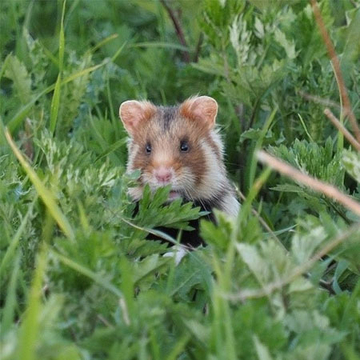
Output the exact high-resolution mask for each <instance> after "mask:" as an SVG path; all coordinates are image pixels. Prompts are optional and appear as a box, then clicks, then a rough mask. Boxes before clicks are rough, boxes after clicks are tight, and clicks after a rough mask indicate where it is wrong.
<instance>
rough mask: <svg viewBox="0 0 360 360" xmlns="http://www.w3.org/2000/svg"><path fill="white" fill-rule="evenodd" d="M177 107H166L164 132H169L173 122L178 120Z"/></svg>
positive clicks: (163, 115) (164, 111)
mask: <svg viewBox="0 0 360 360" xmlns="http://www.w3.org/2000/svg"><path fill="white" fill-rule="evenodd" d="M176 112H177V108H176V107H165V108H163V114H162V121H163V125H164V130H169V128H170V124H171V122H172V121H173V120H174V119H175V118H176Z"/></svg>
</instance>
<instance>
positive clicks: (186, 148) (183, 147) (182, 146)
mask: <svg viewBox="0 0 360 360" xmlns="http://www.w3.org/2000/svg"><path fill="white" fill-rule="evenodd" d="M180 151H181V152H188V151H189V144H188V143H187V141H181V142H180Z"/></svg>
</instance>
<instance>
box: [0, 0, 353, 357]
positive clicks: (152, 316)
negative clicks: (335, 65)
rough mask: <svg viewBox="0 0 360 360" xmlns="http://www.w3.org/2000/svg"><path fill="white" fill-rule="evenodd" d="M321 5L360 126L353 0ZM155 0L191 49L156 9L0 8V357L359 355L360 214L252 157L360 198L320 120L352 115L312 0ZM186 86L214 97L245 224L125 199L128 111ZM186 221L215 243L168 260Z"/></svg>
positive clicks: (106, 5) (334, 135) (108, 5)
mask: <svg viewBox="0 0 360 360" xmlns="http://www.w3.org/2000/svg"><path fill="white" fill-rule="evenodd" d="M318 2H319V5H320V9H321V13H322V16H323V19H324V22H325V25H326V27H327V28H328V30H329V31H330V35H331V38H332V40H333V41H334V44H335V46H336V51H337V53H338V56H339V59H341V67H342V70H343V76H344V79H345V82H346V86H347V89H348V92H349V96H350V99H351V103H352V106H353V110H354V113H355V116H356V117H357V118H359V116H360V100H359V96H360V95H359V89H358V84H359V82H360V72H359V69H360V60H359V59H360V56H359V55H360V47H359V42H358V39H359V36H360V34H359V29H360V26H359V21H360V20H359V19H360V8H359V6H358V5H357V4H356V2H354V1H350V0H346V1H341V2H338V1H335V0H331V1H325V0H323V1H318ZM166 3H167V4H168V5H169V6H170V8H171V9H172V10H173V14H174V15H175V16H176V17H177V19H178V21H179V24H180V26H181V30H182V33H183V39H184V41H185V42H186V47H184V46H183V44H180V43H179V38H178V36H177V34H176V31H175V30H174V25H173V22H172V21H171V19H170V17H169V14H168V12H167V10H166V9H165V7H164V6H163V4H162V2H160V1H153V2H151V1H140V0H139V1H138V0H136V1H131V2H129V1H123V0H121V1H120V0H119V1H111V0H104V1H93V0H91V1H85V0H80V1H74V2H70V1H68V2H66V3H64V2H63V1H57V2H56V1H46V2H36V1H35V2H28V1H25V0H17V1H10V0H5V1H2V2H0V21H1V24H2V27H1V28H2V31H1V32H0V53H1V61H2V64H1V69H0V88H1V91H0V106H1V113H0V229H1V237H0V286H1V289H3V291H2V292H1V295H0V304H1V306H0V321H1V333H0V352H1V356H2V358H3V359H9V360H12V359H14V360H15V359H19V358H21V359H38V358H39V359H40V358H41V359H44V360H47V359H49V360H50V359H74V360H75V359H97V360H98V359H114V360H115V359H119V358H121V359H169V360H170V359H284V360H285V359H335V360H337V359H339V360H340V359H349V360H352V359H357V358H358V357H359V356H360V342H359V338H360V325H359V324H360V311H359V309H360V280H359V278H360V261H359V259H360V256H359V254H360V240H359V239H360V233H359V229H358V225H357V224H358V221H359V219H358V218H357V217H356V216H355V215H354V214H353V213H351V212H350V211H348V210H347V209H346V208H344V207H343V206H341V205H340V204H338V203H336V202H334V201H332V200H330V199H328V198H325V197H324V196H321V195H319V194H318V193H315V192H314V191H312V190H310V189H308V188H306V187H304V186H303V185H302V184H300V183H297V182H293V181H291V180H288V179H285V178H282V177H279V176H278V175H276V174H272V175H271V176H270V177H268V178H267V182H266V186H265V187H264V188H263V189H261V190H260V188H259V183H260V182H259V179H260V180H263V179H264V178H266V176H265V175H268V174H269V172H267V170H265V172H263V173H261V171H262V169H261V168H260V167H259V166H258V165H257V164H256V156H255V155H254V154H255V151H256V150H257V149H259V148H260V147H265V148H266V149H267V150H268V151H269V152H270V153H272V154H273V155H275V156H277V157H279V158H281V159H282V160H283V161H286V162H287V163H289V164H291V165H293V166H294V167H296V168H297V169H299V170H301V171H302V172H304V173H307V174H309V175H311V176H313V177H316V178H318V179H320V180H322V181H325V182H327V183H330V184H332V185H334V186H335V187H336V188H337V189H339V190H341V191H342V192H344V193H347V194H349V195H350V196H352V197H353V198H354V199H360V185H359V182H360V165H359V164H360V159H359V155H358V153H356V152H355V150H350V149H348V148H347V144H344V142H343V139H342V136H340V134H339V133H338V132H337V131H336V130H335V129H333V128H332V126H331V125H330V124H329V123H328V122H327V120H326V119H325V117H324V115H323V108H324V104H323V103H324V101H325V102H326V104H327V105H326V106H332V108H333V111H334V113H336V114H337V115H338V116H339V118H340V119H341V121H344V122H345V125H347V123H346V119H345V118H344V109H343V108H342V107H341V106H342V104H339V106H337V105H336V104H337V103H338V102H339V93H338V85H337V81H336V79H335V76H334V73H333V69H332V66H331V63H330V61H329V59H328V57H327V53H326V48H325V45H324V44H323V43H322V40H321V35H320V33H319V31H318V30H317V25H316V22H315V20H314V16H313V13H312V8H311V5H310V4H309V3H308V2H306V1H289V0H278V1H271V2H266V1H258V0H248V1H245V0H204V1H201V2H195V1H194V2H193V3H192V4H191V6H189V2H188V1H186V0H179V1H177V2H172V1H168V2H166ZM63 10H65V11H64V12H63ZM185 51H187V53H188V55H189V58H190V62H187V61H185V57H184V52H185ZM196 93H200V94H204V95H205V94H206V95H210V96H213V97H215V98H216V100H217V101H218V103H219V106H220V111H219V116H218V122H219V125H220V127H221V133H222V135H223V138H224V140H225V144H226V165H227V168H228V170H229V173H230V176H231V177H232V179H233V180H234V182H235V183H236V185H237V187H238V188H239V190H241V192H242V193H244V194H245V195H246V196H248V199H249V198H250V199H253V198H254V199H253V200H252V201H250V200H248V201H246V202H244V204H243V205H242V210H241V212H240V215H239V217H238V218H237V219H230V218H228V217H226V216H225V215H224V214H222V213H220V212H215V217H216V223H211V222H209V221H207V220H205V219H202V217H203V216H204V215H205V213H203V212H201V211H200V209H199V208H194V207H193V206H192V204H190V203H187V204H183V203H181V201H180V200H176V201H173V202H171V203H167V201H166V200H167V197H168V194H169V191H170V189H169V188H162V189H159V190H158V191H157V192H156V193H152V192H151V191H150V189H149V188H148V187H146V188H145V190H144V194H143V199H142V200H141V201H140V202H139V204H138V205H137V206H136V205H135V204H134V203H132V201H131V200H130V198H129V196H128V189H129V187H132V186H134V184H135V182H136V180H137V178H138V177H139V174H138V172H134V173H133V174H127V173H126V172H125V168H126V159H127V150H126V143H127V137H126V132H125V130H124V129H123V127H122V125H121V123H120V121H119V120H118V115H117V113H118V106H119V104H120V103H121V102H122V101H124V100H128V99H132V98H136V99H139V98H147V99H149V100H152V101H154V102H155V103H158V104H165V105H166V104H174V103H176V102H180V101H182V100H184V98H186V97H187V96H190V95H194V94H196ZM311 97H315V100H316V101H310V100H308V99H309V98H311ZM329 104H330V105H329ZM334 104H335V105H334ZM5 127H8V128H9V130H10V133H11V136H12V138H13V139H14V144H12V147H10V146H9V144H8V141H7V140H6V137H5ZM17 149H19V150H20V156H19V152H18V150H17ZM21 154H22V155H23V157H21ZM19 159H20V160H21V161H19ZM259 174H261V175H260V177H259V178H258V176H259ZM257 178H258V180H257ZM254 194H258V195H257V196H256V197H255V195H254ZM251 206H252V208H253V209H251ZM251 210H256V212H252V211H251ZM197 219H200V234H201V236H202V238H203V239H204V241H205V243H206V246H201V247H199V248H198V249H196V250H194V251H191V252H188V253H187V254H186V256H185V257H184V258H183V259H182V260H181V262H180V263H179V264H176V263H175V261H174V259H173V258H172V257H171V256H168V255H169V253H170V254H171V253H173V252H174V251H175V249H176V247H175V248H174V247H172V246H170V244H169V243H170V242H174V241H177V240H179V239H180V238H181V237H184V236H186V231H191V230H192V229H191V227H190V226H189V223H190V222H191V221H192V220H197ZM160 226H161V227H162V228H163V227H165V228H172V229H178V230H179V231H180V232H179V236H178V238H179V239H172V238H170V237H169V235H167V234H166V230H162V231H161V232H160V231H159V230H158V227H160ZM149 234H150V235H149ZM154 235H156V236H157V238H159V237H160V238H161V237H165V238H167V239H168V242H166V241H164V242H161V241H159V240H149V239H148V237H150V238H151V237H152V236H154ZM164 255H165V256H164Z"/></svg>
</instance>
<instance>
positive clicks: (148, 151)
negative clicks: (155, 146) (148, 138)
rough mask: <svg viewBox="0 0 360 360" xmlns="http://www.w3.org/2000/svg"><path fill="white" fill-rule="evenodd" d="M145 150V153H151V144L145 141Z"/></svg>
mask: <svg viewBox="0 0 360 360" xmlns="http://www.w3.org/2000/svg"><path fill="white" fill-rule="evenodd" d="M145 151H146V153H147V154H150V153H151V144H150V143H147V144H146V146H145Z"/></svg>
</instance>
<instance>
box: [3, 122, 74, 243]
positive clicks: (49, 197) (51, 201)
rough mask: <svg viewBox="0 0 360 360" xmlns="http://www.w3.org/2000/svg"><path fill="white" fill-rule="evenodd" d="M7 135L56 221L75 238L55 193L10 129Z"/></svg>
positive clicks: (12, 147)
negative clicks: (45, 182)
mask: <svg viewBox="0 0 360 360" xmlns="http://www.w3.org/2000/svg"><path fill="white" fill-rule="evenodd" d="M5 136H6V139H7V141H8V143H9V145H10V147H11V149H12V150H13V152H14V154H15V156H16V157H17V159H18V160H19V162H20V164H21V165H22V167H23V169H24V170H25V172H26V174H27V175H28V176H29V178H30V181H31V182H32V183H33V185H34V187H35V189H36V191H37V192H38V194H39V196H40V197H41V199H42V201H43V202H44V204H45V206H46V207H47V208H48V210H49V212H50V214H51V215H52V217H53V218H54V219H55V221H56V222H57V223H58V225H59V227H60V228H61V230H62V231H63V232H64V234H65V235H66V236H67V237H68V238H69V239H71V240H73V239H74V238H75V234H74V231H73V229H72V227H71V225H70V223H69V221H68V220H67V218H66V217H65V216H64V214H63V213H62V211H61V210H60V208H59V206H58V205H57V204H56V201H55V198H54V196H53V193H52V192H51V191H49V190H48V189H47V188H46V187H45V185H44V184H43V182H42V181H41V180H40V179H39V177H38V176H37V174H36V172H35V171H34V170H33V169H32V168H31V166H30V165H29V163H28V162H27V161H26V160H25V158H24V157H23V155H22V154H21V152H20V150H19V149H18V148H17V146H16V145H15V143H14V141H13V139H12V138H11V135H10V133H9V131H8V130H7V129H6V130H5Z"/></svg>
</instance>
